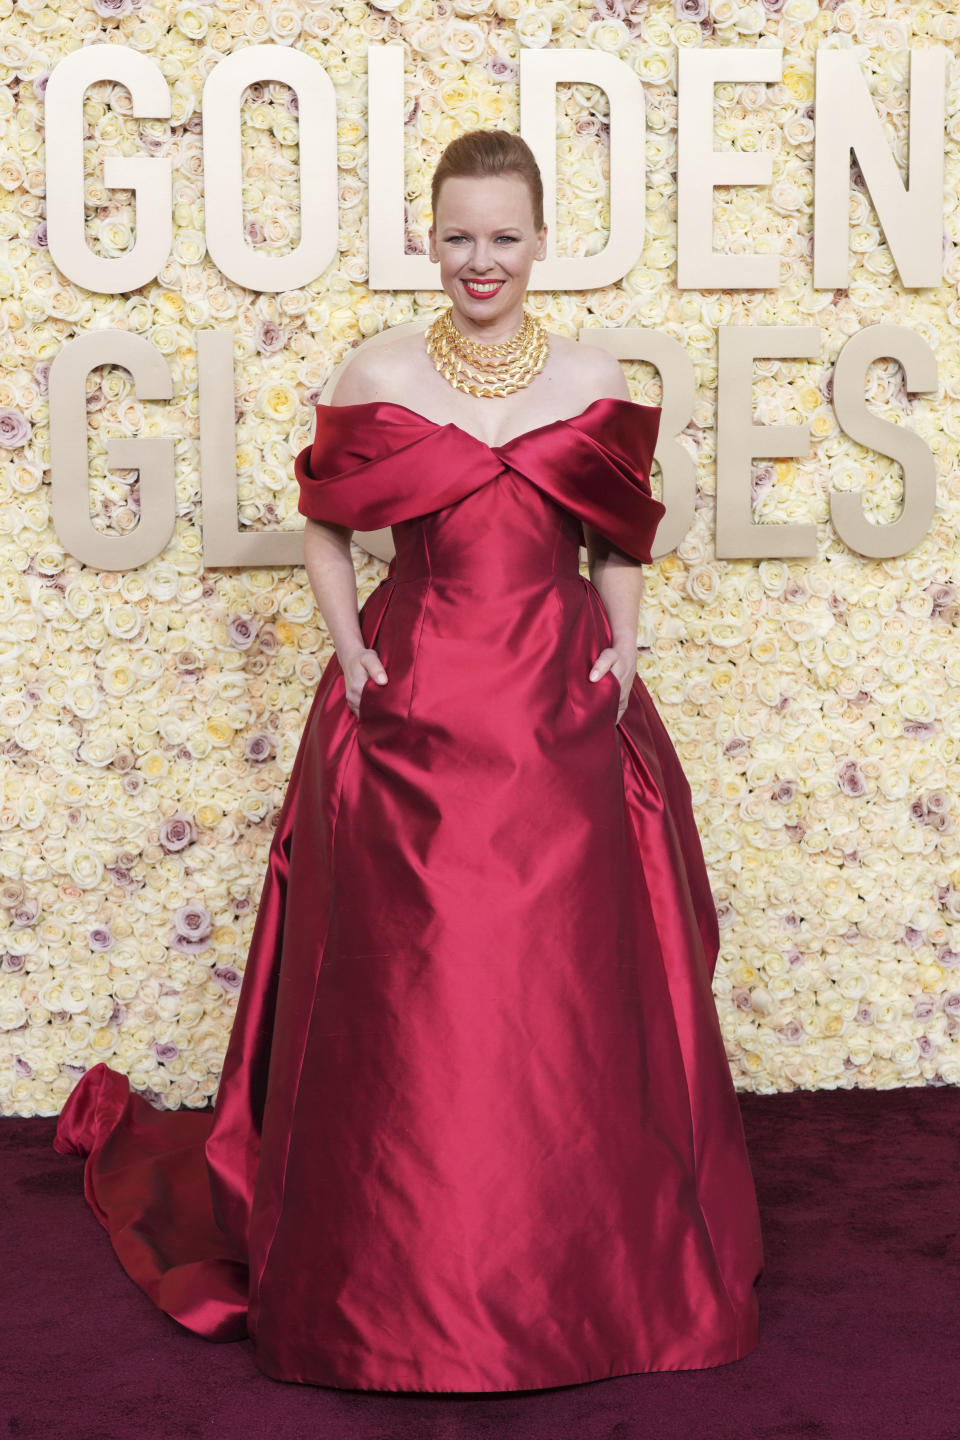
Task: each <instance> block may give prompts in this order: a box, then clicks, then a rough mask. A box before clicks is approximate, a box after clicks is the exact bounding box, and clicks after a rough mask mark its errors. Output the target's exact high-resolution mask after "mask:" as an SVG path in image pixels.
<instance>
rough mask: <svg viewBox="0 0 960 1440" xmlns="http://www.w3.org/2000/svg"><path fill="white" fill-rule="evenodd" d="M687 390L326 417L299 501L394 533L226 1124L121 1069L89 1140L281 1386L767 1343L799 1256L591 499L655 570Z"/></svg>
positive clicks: (340, 706)
mask: <svg viewBox="0 0 960 1440" xmlns="http://www.w3.org/2000/svg"><path fill="white" fill-rule="evenodd" d="M659 415H660V412H659V410H657V409H654V408H652V407H648V406H640V405H634V404H631V403H630V402H628V401H624V400H619V399H612V398H606V397H605V398H602V399H598V400H595V401H594V402H593V403H592V404H590V405H588V406H587V408H586V409H585V410H583V411H582V412H581V413H580V414H579V415H576V416H573V417H572V418H570V419H568V420H558V421H553V422H551V423H549V424H546V425H540V426H538V427H537V428H536V429H533V430H530V431H528V432H527V433H526V434H524V435H520V436H518V437H516V438H515V439H513V440H511V441H508V442H507V443H506V444H504V445H499V446H494V447H491V446H489V445H487V444H485V443H484V442H482V441H480V440H478V439H477V438H475V437H474V436H472V435H470V434H468V433H466V432H465V431H463V430H461V429H459V428H458V427H457V426H456V425H453V424H447V425H440V424H437V423H435V422H433V421H430V420H427V419H426V418H424V417H423V416H421V415H419V414H417V413H416V412H414V411H413V410H410V409H408V408H407V407H405V406H403V405H399V404H395V403H393V402H389V401H373V402H366V403H363V404H355V405H343V406H337V407H328V406H323V407H320V408H318V411H317V425H316V433H315V438H314V441H313V443H312V445H311V446H308V447H307V448H306V449H304V450H303V451H302V452H301V453H300V455H299V456H298V457H297V460H296V467H295V468H296V475H297V479H298V481H299V483H300V487H301V489H300V510H301V511H302V513H303V514H304V515H307V516H311V517H313V518H315V519H317V520H324V521H329V522H333V523H337V524H341V525H349V526H352V527H354V528H355V529H358V530H374V529H378V528H380V527H382V526H387V525H389V526H392V529H393V535H394V538H395V543H396V557H395V559H394V560H393V561H391V563H390V566H389V571H388V574H387V576H386V578H385V579H383V580H382V581H381V582H380V584H379V585H378V586H377V588H376V589H375V590H374V591H373V592H372V594H371V595H370V597H369V599H368V600H367V601H366V603H365V604H364V605H363V607H362V610H361V628H362V633H363V637H364V641H365V643H366V645H368V646H371V647H375V648H376V649H377V651H378V653H379V654H380V656H381V658H382V660H383V663H384V666H385V668H386V670H387V674H388V677H389V679H388V683H387V684H386V685H385V686H379V685H377V683H376V682H375V681H373V680H370V681H368V682H367V684H366V686H365V688H364V691H363V696H362V700H361V704H360V715H359V720H358V719H355V718H354V716H353V714H352V713H351V711H350V709H349V708H348V706H347V702H346V696H345V689H344V681H343V673H342V671H341V669H340V665H339V662H338V660H337V657H336V655H334V656H333V657H331V659H330V661H329V663H328V664H327V666H326V668H325V670H324V673H323V676H322V677H321V680H320V682H319V685H318V688H317V692H316V696H315V698H314V701H313V703H312V707H311V709H310V712H309V715H308V717H307V721H306V726H305V728H304V732H303V736H302V740H301V743H300V747H299V751H298V754H297V757H296V761H295V763H294V766H293V770H292V773H291V776H290V781H289V787H288V790H287V793H286V798H285V801H284V804H283V808H282V811H281V814H280V817H279V822H278V824H277V828H276V832H275V835H274V838H273V842H272V845H271V849H270V854H269V861H268V866H267V872H266V876H265V880H264V884H263V891H262V896H261V900H260V907H259V911H258V916H257V922H256V926H255V931H254V935H253V939H252V943H251V947H250V951H249V955H248V958H247V962H246V969H245V974H244V979H243V984H242V988H241V991H240V995H239V999H238V1004H237V1010H236V1016H235V1020H234V1025H233V1028H232V1032H231V1035H230V1041H229V1047H228V1049H227V1052H226V1058H225V1061H224V1066H223V1073H222V1077H221V1081H220V1086H219V1090H218V1093H217V1097H216V1105H215V1109H214V1110H213V1112H212V1113H211V1112H210V1111H204V1112H200V1111H190V1110H182V1109H181V1110H158V1109H156V1108H154V1106H153V1105H151V1104H150V1103H148V1101H147V1100H146V1099H145V1098H144V1097H143V1096H141V1095H138V1094H135V1093H132V1092H131V1091H130V1088H129V1084H128V1081H127V1079H126V1077H125V1076H122V1075H120V1074H118V1073H117V1072H115V1071H112V1070H110V1069H109V1068H108V1067H107V1066H106V1065H104V1064H97V1065H95V1066H93V1068H92V1069H91V1070H89V1071H88V1072H87V1073H86V1074H85V1075H84V1076H82V1077H81V1080H80V1081H79V1083H78V1085H77V1086H76V1088H75V1089H74V1091H73V1092H72V1094H71V1095H70V1097H69V1098H68V1100H67V1103H66V1106H65V1108H64V1110H63V1112H62V1115H61V1118H60V1121H59V1124H58V1129H57V1138H56V1141H55V1145H56V1148H57V1149H58V1150H59V1151H61V1152H62V1153H68V1152H76V1153H79V1154H82V1155H86V1157H87V1159H86V1163H85V1166H84V1183H85V1193H86V1197H87V1200H88V1201H89V1203H90V1205H91V1206H92V1208H93V1210H94V1212H95V1213H96V1215H97V1217H98V1219H99V1220H100V1221H101V1222H102V1224H103V1225H104V1226H105V1227H106V1229H107V1230H108V1231H109V1234H110V1237H111V1240H112V1243H113V1246H114V1248H115V1250H116V1253H117V1255H118V1256H119V1259H120V1261H121V1263H122V1264H123V1266H124V1267H125V1269H126V1270H127V1271H128V1272H129V1274H130V1276H131V1277H132V1278H133V1279H134V1280H135V1281H136V1283H137V1284H138V1285H139V1286H141V1288H142V1289H143V1290H144V1291H145V1292H146V1293H147V1295H149V1296H150V1298H151V1299H152V1300H153V1301H154V1302H155V1303H156V1304H157V1305H158V1306H160V1307H162V1309H163V1310H165V1311H166V1312H167V1313H168V1314H169V1315H172V1316H173V1317H174V1318H175V1319H176V1320H178V1321H179V1322H180V1323H181V1324H182V1325H185V1326H187V1327H188V1328H189V1329H190V1330H193V1331H195V1332H196V1333H197V1334H198V1335H201V1336H204V1337H205V1338H207V1339H209V1340H237V1339H241V1338H244V1337H246V1336H248V1335H249V1336H250V1337H252V1340H253V1342H254V1359H255V1363H256V1364H257V1365H258V1366H259V1368H260V1369H261V1370H262V1371H263V1372H264V1373H265V1374H267V1375H269V1376H273V1377H275V1378H277V1379H281V1380H288V1381H300V1382H306V1383H312V1384H321V1385H333V1386H343V1387H350V1388H358V1389H363V1390H367V1389H374V1390H420V1391H457V1392H464V1391H486V1390H515V1389H538V1388H541V1387H546V1386H554V1385H567V1384H571V1383H576V1382H581V1381H588V1380H596V1379H600V1378H603V1377H608V1376H614V1375H622V1374H627V1373H633V1372H639V1371H652V1370H679V1369H690V1368H702V1367H706V1366H712V1365H720V1364H723V1363H725V1362H727V1361H731V1360H736V1359H737V1358H739V1357H741V1356H743V1355H746V1354H747V1353H748V1352H749V1351H750V1350H751V1349H752V1348H753V1347H754V1346H755V1344H756V1341H757V1323H758V1310H757V1300H756V1291H755V1288H754V1287H755V1281H756V1279H757V1278H758V1276H759V1274H760V1272H761V1266H762V1243H761V1234H760V1227H759V1220H758V1212H757V1205H756V1197H755V1192H754V1187H753V1177H752V1174H751V1171H750V1166H749V1162H748V1157H747V1153H746V1148H745V1144H744V1134H743V1129H742V1126H741V1120H740V1112H739V1108H738V1104H737V1099H736V1094H735V1091H734V1088H733V1084H732V1080H731V1076H730V1071H729V1066H728V1062H727V1058H726V1054H725V1051H724V1044H723V1039H722V1035H721V1031H720V1026H719V1021H718V1017H717V1012H716V1008H715V1004H714V1000H713V994H712V988H711V979H712V975H713V970H714V966H715V964H716V957H717V948H718V928H717V918H716V911H715V908H714V902H713V898H712V896H711V892H710V885H709V882H708V878H707V871H706V868H705V864H704V859H703V851H702V849H701V844H700V839H699V835H698V831H697V827H696V823H695V820H694V815H693V810H692V806H691V794H690V788H689V785H688V783H687V780H686V778H685V776H684V773H683V771H682V769H681V766H680V761H679V758H678V756H677V754H676V751H675V750H674V748H673V745H672V744H671V741H670V739H669V736H668V733H667V731H666V729H665V727H664V725H663V722H662V721H661V719H660V718H659V715H658V713H657V711H656V709H655V707H654V705H653V702H652V700H651V698H650V695H649V692H648V691H647V689H646V688H645V686H644V685H643V683H642V682H641V680H640V677H639V675H638V676H636V677H635V678H634V680H633V685H632V690H631V693H630V699H629V704H628V706H627V709H626V711H625V713H624V715H623V716H622V718H621V719H620V721H619V724H618V723H617V719H616V714H617V709H618V703H619V696H620V685H619V681H618V680H617V679H616V677H615V676H614V675H612V674H607V675H605V676H604V677H603V678H602V679H601V680H599V681H595V682H592V681H590V680H589V679H588V673H589V670H590V666H591V663H592V661H593V660H594V659H595V657H596V656H597V655H598V654H599V653H600V651H601V650H602V649H603V648H604V647H605V646H606V645H608V644H609V643H610V640H611V631H610V626H609V623H608V620H607V616H606V612H605V609H604V606H603V603H602V601H601V599H600V596H599V592H598V591H597V590H596V589H595V588H594V587H593V585H592V584H591V583H590V581H589V580H587V579H585V578H582V577H581V575H580V573H579V568H578V564H579V559H578V546H579V544H580V542H581V540H582V531H581V528H580V522H581V521H586V522H587V523H588V524H590V525H592V526H594V527H595V528H596V529H597V530H599V531H600V532H601V533H602V534H603V535H605V536H607V537H608V538H609V539H610V540H612V541H613V542H614V543H615V544H616V545H617V546H618V547H621V548H622V549H623V550H624V551H626V552H628V553H629V554H630V555H631V556H634V557H636V558H637V559H639V560H649V559H650V545H651V541H652V538H653V535H654V532H655V530H656V527H657V524H658V523H659V520H660V517H661V515H662V514H663V513H664V507H663V506H662V505H661V504H660V503H659V501H657V500H656V499H654V498H653V496H652V494H651V490H650V485H649V480H648V476H649V470H650V461H651V456H652V453H653V447H654V442H655V439H656V434H657V428H658V423H659Z"/></svg>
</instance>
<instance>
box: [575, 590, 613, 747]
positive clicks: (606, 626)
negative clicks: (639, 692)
mask: <svg viewBox="0 0 960 1440" xmlns="http://www.w3.org/2000/svg"><path fill="white" fill-rule="evenodd" d="M581 578H582V579H583V582H584V584H585V585H586V587H587V595H588V596H589V597H590V603H591V605H592V606H593V608H594V611H595V613H596V616H597V620H598V622H599V624H600V628H601V632H602V633H601V641H602V643H601V644H600V645H599V646H598V648H597V652H596V654H593V655H591V656H590V657H589V658H590V663H591V665H592V663H593V661H594V660H595V659H596V658H597V654H599V652H600V650H605V649H607V648H608V647H609V646H611V645H612V644H613V631H612V630H611V628H610V621H609V619H608V617H607V609H606V606H605V605H604V603H603V597H602V596H601V594H600V591H599V590H598V589H597V587H596V585H594V583H593V581H592V580H590V579H589V578H588V577H587V576H582V577H581ZM587 684H588V685H591V686H593V688H594V689H596V690H603V689H604V687H606V689H607V692H608V693H607V699H608V700H609V703H610V709H611V711H612V712H613V718H614V719H616V716H617V711H618V710H619V708H620V681H619V680H618V679H617V677H616V675H615V674H614V672H613V671H612V670H605V671H604V672H603V674H602V675H601V676H600V679H599V680H588V681H587ZM601 703H603V702H601Z"/></svg>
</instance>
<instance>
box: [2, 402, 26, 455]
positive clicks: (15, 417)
mask: <svg viewBox="0 0 960 1440" xmlns="http://www.w3.org/2000/svg"><path fill="white" fill-rule="evenodd" d="M32 434H33V427H32V426H31V424H30V421H29V420H27V419H26V417H25V416H23V415H21V414H20V411H19V410H13V409H11V408H10V407H9V406H4V407H3V408H2V409H0V445H2V446H3V448H4V449H5V450H16V449H18V447H19V446H21V445H25V444H26V443H27V441H28V440H29V439H30V437H31V435H32Z"/></svg>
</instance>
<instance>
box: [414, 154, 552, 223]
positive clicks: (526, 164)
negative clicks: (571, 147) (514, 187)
mask: <svg viewBox="0 0 960 1440" xmlns="http://www.w3.org/2000/svg"><path fill="white" fill-rule="evenodd" d="M505 174H506V175H519V176H520V178H521V179H522V180H525V181H526V182H527V187H528V189H529V191H530V202H531V206H532V209H533V227H534V229H535V230H539V229H541V228H542V226H543V181H542V180H541V178H540V167H539V165H538V164H537V162H536V159H535V158H534V154H533V151H532V150H531V149H530V146H529V145H528V144H527V142H526V140H523V139H521V137H520V136H519V135H514V134H513V133H512V131H510V130H466V131H464V133H463V134H462V135H458V136H457V137H456V139H455V140H451V141H450V143H449V145H447V146H446V148H445V149H444V152H443V154H442V155H441V156H440V159H439V160H438V161H437V168H436V170H434V172H433V180H432V181H431V183H430V204H431V206H432V208H433V219H434V223H436V218H437V201H438V200H439V198H440V187H441V185H442V184H443V182H444V180H449V179H450V178H451V177H453V176H462V177H464V178H468V179H473V178H475V177H477V176H481V175H505Z"/></svg>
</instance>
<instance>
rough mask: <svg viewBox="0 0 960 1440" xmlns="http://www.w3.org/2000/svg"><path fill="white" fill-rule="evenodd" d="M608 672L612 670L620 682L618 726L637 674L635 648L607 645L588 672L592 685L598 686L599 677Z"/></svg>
mask: <svg viewBox="0 0 960 1440" xmlns="http://www.w3.org/2000/svg"><path fill="white" fill-rule="evenodd" d="M608 670H612V671H613V673H614V675H615V676H616V677H617V679H618V680H619V681H620V704H619V705H618V706H617V722H616V723H617V724H618V725H619V723H620V717H621V715H622V714H623V712H624V710H626V708H627V702H628V701H629V699H630V690H631V688H632V686H633V677H634V676H635V675H636V673H637V651H636V646H633V647H632V648H628V647H627V646H625V645H619V646H617V645H608V646H607V648H606V650H601V651H600V654H599V655H598V656H597V658H596V660H595V661H594V662H593V668H592V669H591V671H590V679H591V681H592V683H593V684H595V685H599V683H600V679H601V676H603V675H604V674H605V673H606V671H608Z"/></svg>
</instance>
